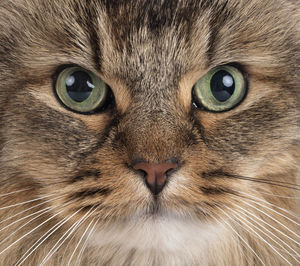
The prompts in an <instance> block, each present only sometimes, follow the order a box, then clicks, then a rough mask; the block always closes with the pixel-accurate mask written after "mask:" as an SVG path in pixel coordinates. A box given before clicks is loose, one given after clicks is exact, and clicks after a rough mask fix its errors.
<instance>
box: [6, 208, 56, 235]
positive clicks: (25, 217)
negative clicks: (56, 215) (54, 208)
mask: <svg viewBox="0 0 300 266" xmlns="http://www.w3.org/2000/svg"><path fill="white" fill-rule="evenodd" d="M49 209H50V207H47V208H44V209H42V210H39V211H36V212H34V213H31V214H29V215H26V216H24V217H22V218H20V219H18V220H16V221H14V222H12V223H10V224H9V225H6V226H4V227H3V228H1V229H0V232H1V231H3V230H5V229H6V228H8V227H10V226H12V225H14V224H16V223H18V222H20V221H23V220H25V219H27V218H29V217H31V216H33V215H36V214H38V213H40V212H43V211H45V210H49Z"/></svg>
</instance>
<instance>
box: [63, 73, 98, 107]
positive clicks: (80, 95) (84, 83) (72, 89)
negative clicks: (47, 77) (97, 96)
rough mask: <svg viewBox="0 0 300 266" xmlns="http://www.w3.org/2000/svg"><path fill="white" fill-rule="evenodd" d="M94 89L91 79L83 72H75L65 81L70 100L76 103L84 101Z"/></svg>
mask: <svg viewBox="0 0 300 266" xmlns="http://www.w3.org/2000/svg"><path fill="white" fill-rule="evenodd" d="M94 87H95V86H94V85H93V83H92V79H91V77H90V76H89V74H88V73H86V72H84V71H76V72H74V73H72V74H71V75H69V76H68V77H67V79H66V89H67V92H68V94H69V96H70V97H71V99H72V100H74V101H76V102H83V101H84V100H86V99H87V98H88V97H89V96H90V95H91V93H92V90H93V88H94Z"/></svg>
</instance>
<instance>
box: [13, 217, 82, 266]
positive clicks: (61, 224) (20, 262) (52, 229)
mask: <svg viewBox="0 0 300 266" xmlns="http://www.w3.org/2000/svg"><path fill="white" fill-rule="evenodd" d="M76 213H77V212H75V213H74V214H72V215H71V216H69V217H67V218H64V219H63V220H61V221H60V222H58V223H56V224H55V225H54V226H53V227H51V228H50V229H49V230H48V231H47V232H46V233H45V234H43V235H42V236H41V237H40V238H39V239H38V240H37V241H36V242H35V243H34V244H33V245H32V246H31V247H30V248H29V249H28V250H27V251H26V252H25V253H24V254H23V256H22V257H21V258H20V259H19V260H18V262H17V263H16V266H17V265H21V264H22V263H23V262H24V261H25V260H26V259H27V258H28V257H29V256H30V255H31V254H32V253H33V252H34V251H35V250H37V249H38V247H39V246H40V245H41V244H43V243H44V242H45V241H46V240H47V239H48V238H49V237H50V236H51V235H52V234H53V233H55V232H56V231H57V230H58V229H59V228H61V227H62V226H63V225H64V224H65V223H66V222H68V221H69V220H70V219H71V218H72V217H73V216H74V215H76ZM43 238H44V239H43ZM39 242H40V243H39ZM35 245H36V246H35ZM34 246H35V247H34ZM33 247H34V248H33ZM31 249H32V250H31ZM30 250H31V251H30ZM27 253H29V254H28V255H27V256H26V254H27Z"/></svg>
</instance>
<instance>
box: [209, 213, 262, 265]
mask: <svg viewBox="0 0 300 266" xmlns="http://www.w3.org/2000/svg"><path fill="white" fill-rule="evenodd" d="M211 217H212V218H213V219H215V220H216V221H217V222H218V223H219V224H221V225H222V226H223V227H224V228H225V229H226V230H228V229H227V228H226V227H225V226H224V224H223V223H221V222H220V221H219V220H217V219H216V218H215V217H214V216H211ZM219 218H220V219H221V220H222V221H223V222H224V223H225V224H226V225H227V226H228V227H229V228H230V229H231V230H232V232H233V233H234V234H236V235H237V237H238V238H239V239H240V240H241V241H242V242H243V244H245V245H246V246H245V247H247V248H249V249H250V251H251V252H252V253H253V254H254V255H255V257H256V258H258V260H259V261H260V262H261V263H262V265H264V266H266V264H265V263H264V262H263V260H262V259H261V258H260V257H259V256H258V254H257V253H256V252H255V251H254V250H253V248H252V247H251V246H250V245H249V244H248V243H247V241H246V240H244V238H242V236H241V235H240V234H239V233H238V232H237V231H236V230H235V229H234V228H233V227H232V226H231V225H230V224H229V223H228V222H227V221H225V220H224V219H223V218H222V217H220V216H219ZM234 222H235V221H234ZM246 259H247V258H246Z"/></svg>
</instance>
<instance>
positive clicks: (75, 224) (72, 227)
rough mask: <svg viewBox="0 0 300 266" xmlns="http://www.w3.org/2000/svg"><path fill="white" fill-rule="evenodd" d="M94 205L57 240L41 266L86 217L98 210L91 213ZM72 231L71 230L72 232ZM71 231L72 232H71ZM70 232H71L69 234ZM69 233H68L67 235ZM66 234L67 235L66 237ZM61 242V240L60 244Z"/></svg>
mask: <svg viewBox="0 0 300 266" xmlns="http://www.w3.org/2000/svg"><path fill="white" fill-rule="evenodd" d="M93 208H94V207H91V209H90V210H89V211H88V212H87V213H86V214H85V215H84V216H83V217H82V218H81V219H80V220H79V221H77V222H76V223H74V224H73V225H72V226H71V227H70V228H69V229H68V230H67V231H66V232H65V233H64V234H63V235H62V236H61V238H60V239H59V240H58V241H57V242H56V244H55V245H54V246H53V247H52V249H51V250H50V251H49V252H48V254H47V255H46V257H45V258H44V259H43V261H42V262H41V264H40V265H39V266H42V265H45V263H46V262H47V261H48V260H49V259H50V258H51V257H52V256H53V255H54V253H55V252H56V251H57V250H58V249H59V248H60V247H61V246H62V245H63V243H64V242H65V241H66V240H67V239H68V238H69V237H70V236H71V235H72V234H73V232H74V231H75V230H76V229H77V228H78V227H79V226H80V225H81V223H82V222H84V221H85V220H86V219H88V218H89V217H90V216H91V215H92V214H93V212H94V211H95V210H96V209H95V210H94V211H93V212H92V213H90V212H91V211H92V209H93ZM82 209H83V207H82V208H80V209H79V210H78V211H80V210H82ZM78 211H77V212H78ZM70 231H71V232H70ZM69 232H70V233H69ZM68 233H69V234H68ZM67 234H68V235H67ZM65 235H67V236H66V237H65ZM64 237H65V239H64V240H63V241H62V242H61V240H62V239H63V238H64ZM59 242H61V243H60V244H59Z"/></svg>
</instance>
